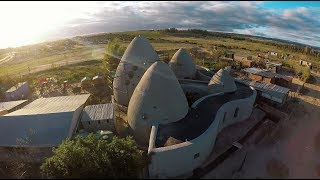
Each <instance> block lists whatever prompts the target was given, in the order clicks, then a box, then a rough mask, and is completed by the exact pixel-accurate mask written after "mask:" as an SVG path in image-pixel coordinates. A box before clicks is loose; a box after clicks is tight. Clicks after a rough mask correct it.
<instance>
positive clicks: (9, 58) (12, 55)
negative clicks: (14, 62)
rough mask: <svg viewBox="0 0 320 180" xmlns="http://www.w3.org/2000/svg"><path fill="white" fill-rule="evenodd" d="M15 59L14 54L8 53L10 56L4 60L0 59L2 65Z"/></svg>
mask: <svg viewBox="0 0 320 180" xmlns="http://www.w3.org/2000/svg"><path fill="white" fill-rule="evenodd" d="M12 58H14V53H8V55H7V56H6V57H4V58H2V59H0V64H3V63H6V62H8V61H10V60H11V59H12Z"/></svg>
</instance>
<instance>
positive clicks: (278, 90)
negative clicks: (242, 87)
mask: <svg viewBox="0 0 320 180" xmlns="http://www.w3.org/2000/svg"><path fill="white" fill-rule="evenodd" d="M235 80H236V81H237V82H240V83H243V84H246V85H248V86H252V87H253V88H255V89H257V90H260V91H263V92H266V93H268V94H273V95H276V96H284V95H286V94H287V93H288V92H289V91H290V89H288V88H285V87H282V86H278V85H275V84H271V83H266V82H261V81H254V80H251V79H249V78H243V77H238V78H235Z"/></svg>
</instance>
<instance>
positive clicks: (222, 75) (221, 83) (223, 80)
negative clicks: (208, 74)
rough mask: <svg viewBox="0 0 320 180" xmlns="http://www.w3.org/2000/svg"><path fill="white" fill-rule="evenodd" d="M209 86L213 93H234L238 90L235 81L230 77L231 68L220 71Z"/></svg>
mask: <svg viewBox="0 0 320 180" xmlns="http://www.w3.org/2000/svg"><path fill="white" fill-rule="evenodd" d="M208 86H209V89H210V91H211V92H212V93H218V92H226V93H227V92H234V91H236V90H237V86H236V84H235V82H234V79H233V78H232V77H231V76H230V68H229V67H226V68H224V69H220V70H219V71H218V72H217V73H216V74H215V75H214V76H212V78H211V80H210V82H209V84H208Z"/></svg>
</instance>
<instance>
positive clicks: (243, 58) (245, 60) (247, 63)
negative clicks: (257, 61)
mask: <svg viewBox="0 0 320 180" xmlns="http://www.w3.org/2000/svg"><path fill="white" fill-rule="evenodd" d="M234 60H236V61H239V62H240V64H241V66H243V67H252V66H253V64H254V61H253V60H252V56H249V55H245V54H239V53H235V54H234Z"/></svg>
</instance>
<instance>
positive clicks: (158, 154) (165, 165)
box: [148, 88, 257, 178]
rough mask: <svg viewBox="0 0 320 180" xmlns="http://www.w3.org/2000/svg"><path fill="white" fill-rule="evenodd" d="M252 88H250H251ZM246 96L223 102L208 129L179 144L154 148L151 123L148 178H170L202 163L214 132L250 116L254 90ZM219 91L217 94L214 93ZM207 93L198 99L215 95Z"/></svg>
mask: <svg viewBox="0 0 320 180" xmlns="http://www.w3.org/2000/svg"><path fill="white" fill-rule="evenodd" d="M251 89H253V88H251ZM253 91H254V92H253V94H252V95H251V96H250V97H248V98H245V99H238V100H234V101H230V102H227V103H225V104H223V105H222V106H221V107H220V108H219V110H218V111H217V113H216V116H215V117H214V118H215V120H214V121H213V122H212V124H211V125H210V126H209V127H208V129H207V130H206V131H205V132H204V133H203V134H202V135H200V136H199V137H197V138H195V139H193V140H191V141H186V142H183V143H180V144H176V145H172V146H166V147H160V148H155V147H154V143H155V140H156V134H157V125H155V126H153V127H152V131H151V135H150V141H149V150H148V153H149V154H150V155H151V163H150V165H149V175H150V178H170V177H177V176H181V175H184V174H187V173H192V171H193V170H194V169H196V168H197V167H199V166H200V165H202V164H203V163H204V162H205V161H206V159H207V158H208V156H209V155H210V153H211V151H212V149H213V147H214V144H215V140H216V137H217V134H218V133H219V132H220V131H221V130H222V129H223V128H224V127H226V126H229V125H231V124H233V123H236V122H239V121H243V120H245V119H247V118H249V117H250V115H251V113H252V109H253V105H254V102H255V98H256V95H257V93H256V91H255V90H254V89H253ZM215 95H219V94H215ZM215 95H209V96H207V97H205V98H202V99H199V100H198V102H195V103H194V104H195V106H196V105H197V103H200V102H201V101H203V100H204V99H206V98H208V97H211V96H215ZM236 108H239V110H238V116H236V117H234V112H235V109H236Z"/></svg>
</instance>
